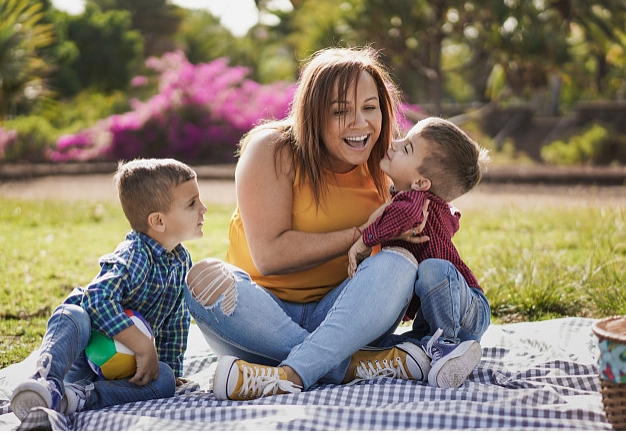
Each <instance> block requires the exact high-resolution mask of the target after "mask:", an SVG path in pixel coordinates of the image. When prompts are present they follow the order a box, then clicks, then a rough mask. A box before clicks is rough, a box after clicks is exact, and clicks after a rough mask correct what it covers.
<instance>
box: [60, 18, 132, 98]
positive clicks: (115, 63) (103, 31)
mask: <svg viewBox="0 0 626 435" xmlns="http://www.w3.org/2000/svg"><path fill="white" fill-rule="evenodd" d="M130 18H131V17H130V13H129V12H128V11H122V10H111V11H108V12H100V11H99V10H97V9H95V8H89V7H88V8H87V10H86V11H85V13H84V14H83V15H81V16H79V17H74V18H73V19H72V21H71V22H70V24H69V26H68V30H67V31H68V39H70V40H71V41H73V42H74V44H75V45H76V47H77V48H78V51H79V53H80V55H79V56H78V57H77V58H76V59H75V61H74V63H73V67H72V69H73V71H74V72H75V74H76V77H77V78H78V80H79V81H80V83H81V86H82V87H83V88H87V87H93V88H95V89H97V90H100V91H104V92H110V91H112V90H116V89H125V88H126V87H127V86H128V84H129V82H130V79H131V78H132V77H133V76H134V75H136V74H137V72H138V71H139V69H140V68H141V66H142V62H143V44H142V38H141V35H140V34H139V32H138V31H137V30H133V29H132V24H131V19H130Z"/></svg>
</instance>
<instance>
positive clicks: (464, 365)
mask: <svg viewBox="0 0 626 435" xmlns="http://www.w3.org/2000/svg"><path fill="white" fill-rule="evenodd" d="M481 358H482V348H481V347H480V344H479V343H478V342H477V341H464V342H462V343H461V344H459V346H458V347H457V348H456V349H454V351H452V352H451V353H450V354H449V355H448V356H447V358H446V359H445V361H438V362H437V364H435V365H434V366H433V367H432V368H431V369H430V373H429V374H428V384H429V385H431V386H433V387H439V388H458V387H460V386H461V385H463V382H465V379H466V378H467V377H468V376H469V374H470V373H472V372H473V371H474V369H475V368H476V366H477V365H478V363H479V362H480V359H481Z"/></svg>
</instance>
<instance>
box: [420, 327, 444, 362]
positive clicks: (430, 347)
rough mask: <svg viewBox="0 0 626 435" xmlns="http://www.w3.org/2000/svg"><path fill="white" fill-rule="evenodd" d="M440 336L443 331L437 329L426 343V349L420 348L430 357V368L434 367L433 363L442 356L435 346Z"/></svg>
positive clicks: (441, 352)
mask: <svg viewBox="0 0 626 435" xmlns="http://www.w3.org/2000/svg"><path fill="white" fill-rule="evenodd" d="M441 334H443V329H441V328H439V329H437V332H435V334H434V335H433V336H432V337H431V338H430V340H428V343H426V347H424V346H422V349H424V351H425V352H426V355H428V356H429V357H430V365H431V366H434V365H435V363H436V362H437V361H438V360H439V359H440V358H441V357H442V356H443V351H442V350H441V349H440V348H439V347H436V346H435V344H436V343H437V340H439V337H441Z"/></svg>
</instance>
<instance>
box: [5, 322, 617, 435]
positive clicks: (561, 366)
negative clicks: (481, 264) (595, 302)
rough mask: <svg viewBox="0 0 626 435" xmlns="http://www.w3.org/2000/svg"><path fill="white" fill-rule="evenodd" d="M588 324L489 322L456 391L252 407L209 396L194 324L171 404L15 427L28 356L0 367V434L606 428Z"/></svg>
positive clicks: (340, 394)
mask: <svg viewBox="0 0 626 435" xmlns="http://www.w3.org/2000/svg"><path fill="white" fill-rule="evenodd" d="M595 321H596V320H594V319H587V318H565V319H556V320H547V321H541V322H532V323H517V324H506V325H491V326H490V327H489V329H488V331H487V333H486V334H485V336H484V337H483V339H482V341H481V344H482V347H483V354H482V360H481V362H480V364H479V365H478V367H477V368H476V369H475V370H474V371H473V373H472V374H471V375H470V376H469V377H468V379H467V380H466V381H465V383H464V384H463V385H462V386H461V387H460V388H457V389H441V388H433V387H430V386H428V385H427V384H422V383H418V382H412V381H404V380H397V379H376V380H370V381H363V382H362V383H359V384H354V385H350V386H345V385H344V386H339V385H315V386H314V387H313V388H312V389H311V390H309V391H307V392H304V393H299V394H284V395H278V396H272V397H265V398H261V399H257V400H254V401H250V402H233V401H219V400H216V399H215V397H214V395H213V391H212V375H213V372H214V370H215V365H216V362H217V357H216V356H215V354H213V353H212V351H211V349H210V348H209V346H208V345H207V344H206V342H205V341H204V339H203V338H202V335H201V334H200V332H199V329H198V328H197V326H196V325H195V324H193V325H192V330H191V334H190V337H189V350H188V352H187V355H186V364H185V365H186V372H185V377H187V378H190V379H192V380H193V383H192V384H191V385H187V386H186V387H185V388H179V390H177V392H176V395H175V396H174V397H172V398H169V399H162V400H151V401H146V402H136V403H129V404H125V405H118V406H112V407H109V408H106V409H102V410H99V411H86V412H79V413H75V414H73V415H69V416H65V415H61V414H59V413H57V412H54V411H51V410H47V409H43V408H38V409H34V410H32V411H31V413H30V414H29V415H28V416H27V418H26V419H25V420H24V421H23V422H22V423H21V424H20V422H19V420H18V419H17V418H16V417H15V415H14V414H13V413H11V412H10V409H9V397H10V394H11V391H12V389H13V386H14V385H15V384H16V383H18V382H20V381H21V380H23V378H24V377H25V376H26V374H27V369H28V365H29V364H31V365H32V364H33V363H34V358H33V355H31V357H29V358H27V359H26V360H25V361H23V362H21V363H19V364H14V365H12V366H9V367H7V368H5V369H2V370H0V430H8V429H19V430H24V429H33V428H40V429H41V428H47V429H53V430H89V431H94V430H176V431H180V430H222V431H226V430H299V431H302V430H363V431H365V430H461V429H469V430H555V429H556V430H610V429H611V425H610V424H609V423H608V422H607V420H606V415H605V413H604V409H603V405H602V396H601V394H600V382H599V375H598V368H597V357H598V355H599V354H598V340H597V338H596V337H595V335H594V334H593V332H592V331H591V327H592V325H593V324H594V323H595Z"/></svg>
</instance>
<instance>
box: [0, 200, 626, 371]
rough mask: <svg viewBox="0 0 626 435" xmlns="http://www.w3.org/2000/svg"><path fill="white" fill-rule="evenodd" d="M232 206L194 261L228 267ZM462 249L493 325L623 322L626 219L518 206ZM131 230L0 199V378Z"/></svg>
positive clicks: (477, 215)
mask: <svg viewBox="0 0 626 435" xmlns="http://www.w3.org/2000/svg"><path fill="white" fill-rule="evenodd" d="M232 210H233V206H216V205H211V206H210V208H209V212H208V213H207V216H206V220H205V237H204V238H203V239H202V240H196V241H191V242H187V243H185V245H186V246H187V247H188V248H189V250H190V252H191V255H192V258H193V259H194V260H199V259H201V258H204V257H208V256H213V257H218V258H224V255H225V252H226V246H227V234H228V221H229V218H230V215H231V213H232ZM462 225H463V226H462V229H461V231H460V232H459V233H458V234H457V235H456V236H455V239H454V240H455V243H456V245H457V247H458V249H459V251H460V252H461V255H462V256H463V257H464V259H465V260H466V262H467V263H468V265H469V266H470V267H471V268H472V269H473V270H474V272H475V274H476V276H477V277H478V279H479V281H480V282H481V284H482V285H483V287H484V289H485V292H486V294H487V296H488V298H489V300H490V303H491V306H492V314H493V322H498V323H503V322H519V321H535V320H543V319H550V318H557V317H568V316H583V317H594V318H600V317H605V316H608V315H614V314H626V210H625V209H624V208H621V207H611V208H597V207H596V208H590V207H582V206H581V207H571V208H568V209H562V208H556V207H554V208H551V207H547V208H544V209H541V210H533V212H532V213H528V212H524V213H520V211H519V210H517V209H516V208H515V207H514V206H511V207H500V208H497V209H496V208H483V209H479V208H476V209H471V210H468V211H466V212H464V214H463V220H462ZM128 229H129V227H128V224H127V222H126V220H125V219H124V216H123V214H122V212H121V210H120V209H119V205H118V203H117V202H110V203H109V202H89V201H79V202H67V201H24V200H13V199H0V245H1V246H2V250H0V368H3V367H6V366H7V365H9V364H12V363H15V362H18V361H20V360H22V359H24V358H25V357H26V356H28V355H29V354H30V352H32V350H33V349H35V347H36V346H38V345H39V343H40V341H41V337H42V335H43V333H44V332H45V325H46V321H47V318H48V316H49V315H50V313H51V311H52V309H54V307H55V306H56V305H57V304H58V303H59V302H61V301H62V300H63V298H64V297H65V296H66V295H67V294H68V293H69V292H70V291H71V290H72V289H73V288H74V287H76V286H80V285H86V284H87V283H88V282H89V281H90V280H91V279H92V278H93V277H94V276H95V275H96V273H97V272H98V258H99V257H100V256H101V255H103V254H105V253H109V252H111V251H113V250H114V249H115V247H116V245H117V244H118V243H119V242H120V241H121V240H123V238H124V236H125V234H126V233H127V231H128Z"/></svg>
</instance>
